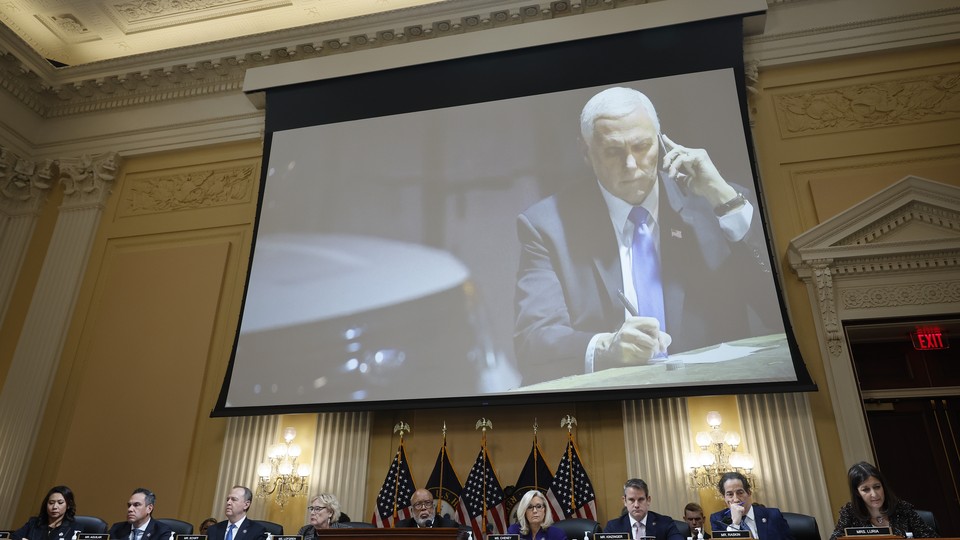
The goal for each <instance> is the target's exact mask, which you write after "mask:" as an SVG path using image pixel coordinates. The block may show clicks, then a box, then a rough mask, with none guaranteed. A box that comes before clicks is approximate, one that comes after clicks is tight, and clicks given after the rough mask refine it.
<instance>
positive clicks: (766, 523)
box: [710, 472, 793, 540]
mask: <svg viewBox="0 0 960 540" xmlns="http://www.w3.org/2000/svg"><path fill="white" fill-rule="evenodd" d="M717 489H719V490H720V494H721V495H723V500H724V502H725V503H727V505H728V508H727V509H726V510H721V511H720V512H715V513H713V514H710V528H711V529H713V532H714V533H716V532H717V531H746V530H749V531H750V536H751V537H752V538H759V539H760V540H793V535H792V534H791V533H790V526H789V525H787V520H786V519H785V518H784V517H783V513H782V512H780V510H778V509H776V508H768V507H765V506H760V505H756V504H753V492H752V491H751V489H750V482H749V481H748V480H747V478H746V477H745V476H744V475H742V474H740V473H738V472H728V473H724V474H723V476H721V477H720V482H719V484H718V485H717Z"/></svg>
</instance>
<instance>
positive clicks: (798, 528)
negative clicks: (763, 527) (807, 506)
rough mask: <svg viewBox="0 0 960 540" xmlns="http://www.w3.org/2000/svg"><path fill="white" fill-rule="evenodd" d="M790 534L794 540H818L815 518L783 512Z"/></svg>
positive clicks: (818, 530) (818, 533)
mask: <svg viewBox="0 0 960 540" xmlns="http://www.w3.org/2000/svg"><path fill="white" fill-rule="evenodd" d="M783 518H784V519H786V520H787V525H788V526H789V527H790V533H791V534H792V535H793V537H794V539H795V540H820V528H819V527H817V518H815V517H813V516H808V515H806V514H795V513H793V512H784V513H783Z"/></svg>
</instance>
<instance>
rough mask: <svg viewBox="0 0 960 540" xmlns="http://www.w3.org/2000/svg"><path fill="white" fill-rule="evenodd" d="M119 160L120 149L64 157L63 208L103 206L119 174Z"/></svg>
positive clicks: (62, 179) (61, 174) (61, 179)
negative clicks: (69, 157)
mask: <svg viewBox="0 0 960 540" xmlns="http://www.w3.org/2000/svg"><path fill="white" fill-rule="evenodd" d="M119 159H120V158H119V157H118V156H117V153H116V152H108V153H106V154H100V155H98V156H93V157H91V156H88V155H84V156H81V157H79V158H72V159H62V160H60V182H61V183H62V184H63V188H64V189H63V206H62V208H63V209H65V210H79V209H85V208H91V207H101V206H103V203H104V202H106V200H107V197H109V196H110V186H111V184H113V181H114V180H115V179H116V177H117V169H119V168H120V164H119Z"/></svg>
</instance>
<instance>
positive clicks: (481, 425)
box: [474, 418, 493, 536]
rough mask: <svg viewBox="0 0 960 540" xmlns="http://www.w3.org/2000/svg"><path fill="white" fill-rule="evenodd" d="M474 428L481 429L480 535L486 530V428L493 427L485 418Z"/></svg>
mask: <svg viewBox="0 0 960 540" xmlns="http://www.w3.org/2000/svg"><path fill="white" fill-rule="evenodd" d="M474 429H482V430H483V431H482V435H481V439H480V448H481V449H482V451H483V514H481V515H480V529H481V530H480V535H481V536H482V535H484V534H486V532H487V468H488V467H489V466H490V465H489V462H488V461H487V430H488V429H491V430H492V429H493V422H491V421H490V420H487V419H486V418H481V419H480V420H477V426H476V427H475V428H474Z"/></svg>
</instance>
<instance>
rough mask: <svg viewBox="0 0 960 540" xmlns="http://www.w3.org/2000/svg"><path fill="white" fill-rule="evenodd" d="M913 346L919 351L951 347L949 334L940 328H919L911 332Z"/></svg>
mask: <svg viewBox="0 0 960 540" xmlns="http://www.w3.org/2000/svg"><path fill="white" fill-rule="evenodd" d="M910 337H911V338H912V339H913V348H914V349H916V350H918V351H937V350H940V349H948V348H950V344H949V343H948V342H947V336H946V335H944V334H943V332H941V331H940V329H939V328H936V327H934V328H917V329H916V330H915V331H913V332H911V333H910Z"/></svg>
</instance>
